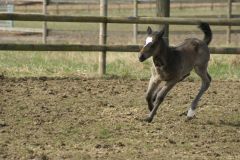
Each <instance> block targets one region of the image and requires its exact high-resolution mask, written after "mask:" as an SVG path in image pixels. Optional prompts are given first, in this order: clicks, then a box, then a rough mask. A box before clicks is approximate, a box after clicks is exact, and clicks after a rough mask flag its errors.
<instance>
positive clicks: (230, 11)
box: [227, 0, 232, 45]
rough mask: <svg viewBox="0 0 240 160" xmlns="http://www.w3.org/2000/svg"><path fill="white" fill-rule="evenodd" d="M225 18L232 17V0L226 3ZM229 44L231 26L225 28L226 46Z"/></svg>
mask: <svg viewBox="0 0 240 160" xmlns="http://www.w3.org/2000/svg"><path fill="white" fill-rule="evenodd" d="M227 7H228V8H227V18H229V19H230V18H231V17H232V0H228V3H227ZM230 43H231V26H228V27H227V44H228V45H229V44H230Z"/></svg>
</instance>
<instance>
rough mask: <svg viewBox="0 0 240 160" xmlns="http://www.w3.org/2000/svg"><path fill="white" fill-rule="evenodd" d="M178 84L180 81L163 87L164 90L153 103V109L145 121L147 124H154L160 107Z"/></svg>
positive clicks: (174, 81)
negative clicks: (153, 121) (154, 118)
mask: <svg viewBox="0 0 240 160" xmlns="http://www.w3.org/2000/svg"><path fill="white" fill-rule="evenodd" d="M177 82H178V80H171V81H168V82H166V84H165V85H164V86H163V87H162V89H161V90H160V91H159V92H158V93H157V97H156V100H155V101H154V103H153V109H152V111H151V112H150V114H149V116H148V117H147V118H146V119H145V120H146V121H147V122H149V123H150V122H152V120H153V117H154V116H155V114H156V112H157V109H158V107H159V105H160V104H161V103H162V101H163V100H164V98H165V96H166V95H167V93H168V92H169V91H170V90H171V89H172V87H173V86H174V85H175V84H176V83H177Z"/></svg>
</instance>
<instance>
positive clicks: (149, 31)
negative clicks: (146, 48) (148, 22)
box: [147, 26, 152, 35]
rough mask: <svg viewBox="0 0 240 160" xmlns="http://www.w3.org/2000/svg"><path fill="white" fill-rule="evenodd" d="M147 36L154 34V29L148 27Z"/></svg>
mask: <svg viewBox="0 0 240 160" xmlns="http://www.w3.org/2000/svg"><path fill="white" fill-rule="evenodd" d="M147 34H148V35H150V34H152V28H151V27H150V26H148V28H147Z"/></svg>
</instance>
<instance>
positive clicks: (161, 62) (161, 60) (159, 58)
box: [153, 40, 171, 67]
mask: <svg viewBox="0 0 240 160" xmlns="http://www.w3.org/2000/svg"><path fill="white" fill-rule="evenodd" d="M170 54H171V53H170V48H169V46H168V44H166V42H165V41H164V40H162V41H160V42H159V48H158V51H157V54H156V55H154V56H153V62H154V65H155V66H157V67H163V66H166V65H167V63H168V58H169V56H170Z"/></svg>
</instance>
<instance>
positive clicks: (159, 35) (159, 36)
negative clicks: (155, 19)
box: [156, 27, 165, 39]
mask: <svg viewBox="0 0 240 160" xmlns="http://www.w3.org/2000/svg"><path fill="white" fill-rule="evenodd" d="M164 32H165V27H163V28H162V30H161V31H160V32H158V33H157V35H156V37H157V39H161V38H162V37H163V34H164Z"/></svg>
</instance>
